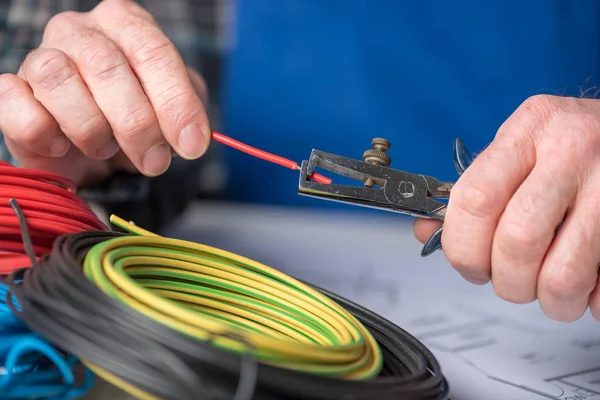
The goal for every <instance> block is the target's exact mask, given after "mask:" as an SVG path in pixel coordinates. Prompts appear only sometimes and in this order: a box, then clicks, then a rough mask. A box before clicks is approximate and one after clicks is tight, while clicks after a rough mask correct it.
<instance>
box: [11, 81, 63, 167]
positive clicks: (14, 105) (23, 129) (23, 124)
mask: <svg viewBox="0 0 600 400" xmlns="http://www.w3.org/2000/svg"><path fill="white" fill-rule="evenodd" d="M0 110H1V111H0V130H1V131H2V132H3V134H4V136H5V137H6V138H7V139H9V140H8V141H9V142H10V144H11V149H10V150H11V152H12V154H13V156H14V157H16V158H19V156H25V155H27V153H35V154H38V155H41V156H46V157H62V156H64V155H65V154H66V153H67V151H68V150H69V147H70V143H69V140H68V139H67V138H66V137H65V136H64V135H63V133H62V132H61V130H60V128H59V126H58V124H57V123H56V121H55V120H54V118H52V116H51V115H50V113H49V112H48V111H47V110H46V109H45V108H44V107H43V106H42V105H41V104H40V103H39V102H38V101H37V100H36V99H35V97H34V96H33V92H32V90H31V88H30V87H29V85H27V82H25V81H24V80H23V79H21V78H19V77H18V76H16V75H10V74H5V75H0Z"/></svg>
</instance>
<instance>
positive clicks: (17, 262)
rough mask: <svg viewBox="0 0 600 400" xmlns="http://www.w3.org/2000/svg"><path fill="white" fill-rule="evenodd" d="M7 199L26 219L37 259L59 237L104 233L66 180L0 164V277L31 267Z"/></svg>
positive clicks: (94, 216) (104, 227)
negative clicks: (18, 269) (17, 205)
mask: <svg viewBox="0 0 600 400" xmlns="http://www.w3.org/2000/svg"><path fill="white" fill-rule="evenodd" d="M11 199H14V200H16V202H17V203H18V204H19V206H20V208H21V209H22V210H23V214H24V215H25V217H26V218H27V224H28V226H29V231H30V232H29V233H30V236H31V239H32V242H33V248H34V250H35V252H36V255H37V256H38V257H39V256H40V255H42V254H45V253H48V252H50V250H51V248H52V243H53V242H54V240H55V239H56V238H57V237H59V236H61V235H63V234H68V233H78V232H83V231H97V230H105V229H108V228H107V227H106V225H105V224H104V223H103V222H102V221H100V219H99V218H98V217H97V216H96V214H94V212H93V211H92V209H91V208H90V207H89V205H88V204H87V203H85V202H84V201H83V200H82V199H81V198H79V197H78V196H77V195H76V194H75V184H74V183H73V182H71V181H70V180H68V179H66V178H63V177H61V176H59V175H55V174H51V173H47V172H43V171H37V170H30V169H26V168H17V167H14V166H12V165H10V164H8V163H5V162H0V275H5V274H8V273H10V272H12V271H13V270H15V269H17V268H22V267H25V266H28V265H30V264H31V262H30V261H29V259H28V258H27V256H26V255H25V248H24V246H23V241H22V238H21V230H20V228H19V221H18V218H17V216H16V215H15V212H14V210H13V208H12V207H11V205H10V203H9V202H10V200H11Z"/></svg>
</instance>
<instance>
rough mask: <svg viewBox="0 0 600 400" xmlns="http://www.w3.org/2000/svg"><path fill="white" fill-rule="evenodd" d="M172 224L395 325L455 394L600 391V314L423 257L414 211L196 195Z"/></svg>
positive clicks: (588, 397) (591, 399) (578, 395)
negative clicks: (364, 211)
mask: <svg viewBox="0 0 600 400" xmlns="http://www.w3.org/2000/svg"><path fill="white" fill-rule="evenodd" d="M174 226H177V228H176V229H171V230H168V231H167V232H166V234H169V235H171V236H177V237H181V238H185V239H189V240H195V241H199V242H203V243H205V244H209V245H213V246H217V247H221V248H224V249H226V250H230V251H234V252H237V253H239V254H243V255H245V256H248V257H251V258H254V259H257V260H259V261H261V262H263V263H265V264H268V265H270V266H272V267H274V268H278V269H280V270H282V271H284V272H286V273H288V274H290V275H293V276H296V277H298V278H301V279H305V280H308V281H310V282H312V283H314V284H317V285H319V286H323V287H326V288H327V289H329V290H333V291H335V292H337V293H339V294H341V295H343V296H345V297H347V298H350V299H352V300H354V301H356V302H358V303H360V304H362V305H364V306H366V307H367V308H370V309H372V310H374V311H376V312H378V313H380V314H382V315H384V316H385V317H387V318H388V319H390V320H392V321H393V322H395V323H397V324H398V325H400V326H401V327H403V328H404V329H405V330H407V331H408V332H409V333H411V334H412V335H414V336H415V337H417V338H418V339H420V340H421V341H422V342H423V343H424V344H425V345H427V346H428V347H429V348H430V349H431V350H432V351H433V352H434V354H435V356H436V357H437V358H438V360H439V361H440V362H441V364H442V368H443V372H444V375H445V376H446V377H447V379H448V381H449V384H450V387H451V398H452V399H453V400H482V399H489V400H495V399H498V400H505V399H511V400H513V399H514V400H519V399H523V400H527V399H533V400H535V399H547V398H551V399H561V400H600V323H599V322H597V321H595V320H594V319H593V318H592V317H591V316H590V315H589V314H586V315H585V316H584V318H582V319H581V320H579V321H577V322H575V323H572V324H564V323H559V322H555V321H552V320H550V319H549V318H547V317H546V316H544V314H543V313H542V312H541V310H540V307H539V305H538V304H537V303H533V304H528V305H515V304H510V303H507V302H504V301H502V300H500V299H498V298H497V297H496V296H495V295H494V293H493V290H492V288H491V286H490V285H486V286H475V285H472V284H469V283H467V282H465V281H464V280H463V279H462V278H461V277H460V276H459V275H458V274H457V273H456V272H455V271H454V270H453V269H452V268H450V266H449V265H448V263H447V262H446V261H445V260H444V259H443V257H442V256H441V255H440V254H435V255H433V256H430V257H428V258H422V257H421V256H420V245H419V244H418V243H417V242H416V240H415V239H414V238H413V236H412V220H411V219H408V218H404V217H399V216H397V215H395V214H391V213H385V212H382V213H373V214H368V215H364V216H362V217H359V216H356V215H353V214H352V215H348V214H344V213H340V212H319V213H315V212H311V211H306V212H291V211H290V212H288V211H282V210H273V209H269V208H247V207H239V206H235V207H225V206H220V207H213V206H208V205H200V206H198V207H195V208H194V209H192V210H190V212H189V213H188V214H186V215H185V216H184V217H183V218H182V219H181V220H180V221H178V222H177V223H176V224H175V225H174Z"/></svg>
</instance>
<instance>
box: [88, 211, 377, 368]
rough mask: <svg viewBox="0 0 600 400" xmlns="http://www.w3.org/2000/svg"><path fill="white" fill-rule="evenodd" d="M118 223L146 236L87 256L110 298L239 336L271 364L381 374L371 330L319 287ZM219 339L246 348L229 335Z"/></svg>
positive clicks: (202, 333) (202, 331)
mask: <svg viewBox="0 0 600 400" xmlns="http://www.w3.org/2000/svg"><path fill="white" fill-rule="evenodd" d="M112 222H113V223H114V224H115V225H117V226H119V227H120V228H123V229H125V230H127V231H129V232H131V233H134V234H136V235H138V236H125V237H121V238H115V239H112V240H109V241H106V242H103V243H100V244H98V245H96V246H94V247H93V248H92V250H91V251H90V252H89V253H88V255H87V257H86V259H85V262H84V272H85V274H86V275H87V277H88V278H89V279H91V280H92V281H93V282H94V283H96V285H98V287H100V288H101V289H102V290H103V291H105V292H106V293H107V294H108V295H109V296H111V297H113V298H115V299H117V300H119V301H122V302H123V303H125V304H127V305H128V306H130V307H132V308H133V309H135V310H137V311H139V312H141V313H143V314H145V315H147V316H148V317H150V318H152V319H154V320H156V321H158V322H160V323H162V324H164V325H167V326H170V327H171V328H173V329H176V330H178V331H180V332H182V333H184V334H187V335H189V336H192V337H194V338H197V339H200V340H208V339H210V338H211V337H212V336H213V335H214V334H217V335H219V334H222V333H228V334H230V333H234V334H239V335H240V336H243V337H245V338H246V340H247V341H248V343H249V344H250V346H251V347H252V348H253V349H254V352H255V355H256V357H257V358H258V359H259V360H260V361H262V362H264V363H268V364H272V365H276V366H279V367H284V368H290V369H295V370H302V371H306V372H311V373H316V374H324V375H330V376H338V377H345V378H348V379H368V378H372V377H373V376H376V375H377V374H378V373H379V371H380V369H381V366H382V357H381V352H380V349H379V347H378V346H377V343H376V341H375V339H374V338H373V336H372V335H371V334H370V332H369V331H368V330H367V329H366V328H365V327H364V326H363V324H361V323H360V322H359V321H358V320H357V319H356V318H355V317H354V316H353V315H352V314H350V313H349V312H348V311H346V310H344V309H343V308H342V307H340V306H339V305H338V304H337V303H335V302H333V301H332V300H331V299H329V298H328V297H326V296H324V295H322V294H321V293H319V292H317V291H316V290H314V289H312V288H310V287H308V286H306V285H304V284H303V283H301V282H299V281H297V280H295V279H293V278H291V277H289V276H286V275H285V274H283V273H281V272H278V271H276V270H274V269H272V268H270V267H267V266H265V265H262V264H260V263H258V262H256V261H253V260H250V259H247V258H244V257H241V256H239V255H236V254H232V253H229V252H226V251H223V250H220V249H216V248H212V247H209V246H205V245H201V244H196V243H191V242H187V241H183V240H177V239H171V238H164V237H160V236H157V235H155V234H153V233H151V232H148V231H145V230H143V229H141V228H139V227H136V226H134V225H132V224H129V223H127V222H126V221H124V220H122V219H120V218H118V217H113V218H112ZM214 344H216V345H218V346H221V347H223V348H225V349H228V350H230V351H236V352H241V351H244V348H243V346H241V345H240V343H239V342H237V341H234V340H230V339H228V338H218V337H217V338H216V339H215V340H214Z"/></svg>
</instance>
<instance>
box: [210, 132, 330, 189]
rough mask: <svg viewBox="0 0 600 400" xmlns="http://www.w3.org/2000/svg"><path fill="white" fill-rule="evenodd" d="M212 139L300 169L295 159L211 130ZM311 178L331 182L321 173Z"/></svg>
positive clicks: (276, 162)
mask: <svg viewBox="0 0 600 400" xmlns="http://www.w3.org/2000/svg"><path fill="white" fill-rule="evenodd" d="M212 139H213V140H214V141H216V142H219V143H221V144H224V145H226V146H229V147H231V148H234V149H236V150H239V151H241V152H244V153H246V154H249V155H251V156H254V157H256V158H260V159H262V160H265V161H269V162H272V163H274V164H277V165H281V166H282V167H286V168H289V169H293V170H300V166H299V165H298V163H296V162H295V161H292V160H288V159H287V158H283V157H280V156H277V155H275V154H271V153H267V152H266V151H263V150H259V149H257V148H254V147H251V146H248V145H247V144H244V143H241V142H238V141H237V140H235V139H232V138H230V137H227V136H225V135H223V134H221V133H219V132H213V133H212ZM311 179H313V180H314V181H316V182H319V183H325V184H330V183H331V179H329V178H327V177H325V176H323V175H321V174H317V173H313V174H312V175H311Z"/></svg>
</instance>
